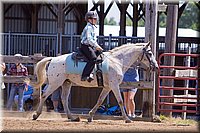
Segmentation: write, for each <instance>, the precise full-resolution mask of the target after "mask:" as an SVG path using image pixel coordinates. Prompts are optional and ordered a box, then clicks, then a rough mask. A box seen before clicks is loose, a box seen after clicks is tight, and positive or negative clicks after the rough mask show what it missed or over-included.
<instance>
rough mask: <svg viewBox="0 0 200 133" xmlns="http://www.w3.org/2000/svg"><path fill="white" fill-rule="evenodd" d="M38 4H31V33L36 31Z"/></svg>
mask: <svg viewBox="0 0 200 133" xmlns="http://www.w3.org/2000/svg"><path fill="white" fill-rule="evenodd" d="M39 7H40V5H37V4H34V5H32V10H31V33H38V11H39V10H38V9H39Z"/></svg>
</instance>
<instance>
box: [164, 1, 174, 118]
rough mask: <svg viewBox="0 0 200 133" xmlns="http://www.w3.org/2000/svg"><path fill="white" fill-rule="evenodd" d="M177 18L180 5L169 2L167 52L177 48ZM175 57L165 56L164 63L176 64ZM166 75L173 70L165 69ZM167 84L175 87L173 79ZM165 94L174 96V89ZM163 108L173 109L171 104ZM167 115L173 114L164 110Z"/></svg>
mask: <svg viewBox="0 0 200 133" xmlns="http://www.w3.org/2000/svg"><path fill="white" fill-rule="evenodd" d="M177 20H178V5H177V4H174V3H173V4H168V9H167V28H166V37H165V53H175V49H176V37H177ZM174 64H175V57H171V58H164V65H166V66H174ZM163 72H164V75H169V74H170V75H173V70H172V69H171V70H169V69H168V70H166V69H165V70H164V71H163ZM162 84H163V85H165V86H171V87H173V86H174V85H173V80H163V82H162ZM162 92H163V95H165V96H172V95H173V90H162ZM164 101H165V102H172V99H164ZM163 109H172V107H171V106H163ZM162 114H164V115H166V116H172V112H162Z"/></svg>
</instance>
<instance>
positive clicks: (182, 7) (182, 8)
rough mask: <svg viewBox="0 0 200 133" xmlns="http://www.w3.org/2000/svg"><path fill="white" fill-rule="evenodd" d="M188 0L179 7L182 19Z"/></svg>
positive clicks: (179, 14)
mask: <svg viewBox="0 0 200 133" xmlns="http://www.w3.org/2000/svg"><path fill="white" fill-rule="evenodd" d="M187 4H188V2H187V1H186V2H185V3H184V4H183V5H182V6H181V7H180V8H179V9H178V19H180V17H181V15H182V13H183V11H184V9H185V7H186V6H187Z"/></svg>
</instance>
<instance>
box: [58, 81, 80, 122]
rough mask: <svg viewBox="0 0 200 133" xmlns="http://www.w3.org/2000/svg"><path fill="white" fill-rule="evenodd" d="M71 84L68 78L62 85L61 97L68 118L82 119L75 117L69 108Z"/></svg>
mask: <svg viewBox="0 0 200 133" xmlns="http://www.w3.org/2000/svg"><path fill="white" fill-rule="evenodd" d="M71 86H72V83H71V82H70V81H68V80H66V81H65V82H64V83H63V85H62V95H61V99H62V103H63V106H64V110H65V113H66V114H67V117H68V119H70V120H71V121H80V118H79V117H78V118H73V117H72V115H71V112H70V110H69V106H68V100H69V94H70V91H71Z"/></svg>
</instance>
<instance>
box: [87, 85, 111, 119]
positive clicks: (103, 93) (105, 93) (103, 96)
mask: <svg viewBox="0 0 200 133" xmlns="http://www.w3.org/2000/svg"><path fill="white" fill-rule="evenodd" d="M109 92H110V89H108V88H103V90H102V91H101V94H100V96H99V98H98V100H97V103H96V105H95V106H94V107H93V108H92V110H90V112H89V118H88V122H92V120H93V116H94V114H95V112H96V111H97V109H98V107H99V106H100V105H101V104H102V103H103V101H104V99H105V98H106V96H107V95H108V93H109Z"/></svg>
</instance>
